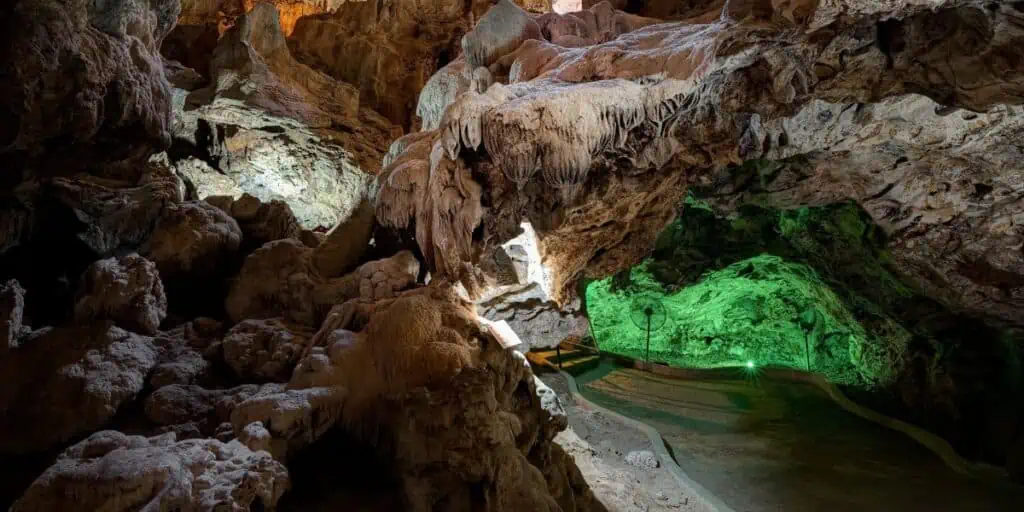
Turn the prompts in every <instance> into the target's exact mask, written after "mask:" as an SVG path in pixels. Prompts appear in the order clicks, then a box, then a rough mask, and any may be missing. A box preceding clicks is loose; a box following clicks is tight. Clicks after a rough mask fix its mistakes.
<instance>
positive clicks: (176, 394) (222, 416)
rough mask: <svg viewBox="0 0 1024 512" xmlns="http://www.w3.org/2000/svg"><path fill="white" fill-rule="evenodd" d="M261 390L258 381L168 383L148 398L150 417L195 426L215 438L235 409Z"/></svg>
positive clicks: (161, 422) (163, 422)
mask: <svg viewBox="0 0 1024 512" xmlns="http://www.w3.org/2000/svg"><path fill="white" fill-rule="evenodd" d="M259 389H260V388H259V386H257V385H255V384H243V385H241V386H236V387H233V388H228V389H206V388H202V387H200V386H195V385H182V384H172V385H169V386H164V387H161V388H160V389H158V390H156V391H154V392H153V394H151V395H149V396H148V397H147V398H146V401H145V405H144V407H145V413H146V418H147V419H149V420H150V421H152V422H153V423H154V424H156V425H160V426H165V427H173V426H179V425H192V426H194V427H195V429H196V431H198V432H199V433H200V434H201V435H205V436H207V437H212V436H213V435H214V433H215V432H216V430H217V428H218V427H219V426H220V425H221V424H223V423H225V422H230V421H231V413H232V411H234V409H235V408H236V407H237V406H238V405H239V404H241V403H242V402H244V401H245V400H247V399H249V398H250V397H252V396H254V395H256V393H257V392H258V391H259Z"/></svg>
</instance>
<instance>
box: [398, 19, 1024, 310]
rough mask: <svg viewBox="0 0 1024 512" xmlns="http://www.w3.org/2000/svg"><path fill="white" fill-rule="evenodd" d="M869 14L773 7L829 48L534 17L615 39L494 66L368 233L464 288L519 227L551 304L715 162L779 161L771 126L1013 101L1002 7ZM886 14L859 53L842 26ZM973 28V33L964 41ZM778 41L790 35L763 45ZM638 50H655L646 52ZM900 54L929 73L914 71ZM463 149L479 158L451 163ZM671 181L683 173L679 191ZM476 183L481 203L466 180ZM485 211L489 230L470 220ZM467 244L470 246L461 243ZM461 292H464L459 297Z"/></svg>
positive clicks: (715, 31)
mask: <svg viewBox="0 0 1024 512" xmlns="http://www.w3.org/2000/svg"><path fill="white" fill-rule="evenodd" d="M869 4H870V6H871V7H866V6H865V7H863V8H860V7H853V6H849V5H846V4H843V5H842V6H820V7H818V8H816V9H815V8H811V9H808V10H807V12H806V13H805V14H806V15H801V16H796V15H794V12H796V11H800V9H796V10H794V9H793V8H790V7H792V6H785V7H781V6H780V7H779V11H780V13H783V14H785V13H788V14H789V15H790V17H793V18H794V20H791V21H786V22H783V26H784V25H785V24H789V25H791V26H792V25H797V26H804V27H807V28H808V29H818V28H820V27H823V26H826V25H828V26H829V27H830V29H831V31H829V32H828V36H827V37H825V36H822V35H821V34H824V32H819V33H818V34H816V36H815V37H812V36H811V35H809V34H807V33H801V32H796V33H794V32H788V31H785V30H784V29H783V28H782V26H777V25H768V24H764V23H762V22H760V21H758V20H756V19H751V20H747V21H745V22H743V23H736V22H733V21H730V20H728V19H719V18H710V20H709V22H706V23H703V24H692V23H668V24H662V25H657V26H649V27H648V26H646V25H648V24H650V20H648V19H645V18H637V17H635V16H630V15H625V14H621V13H614V12H611V11H609V10H608V7H607V4H603V5H604V6H602V5H598V6H594V7H593V8H591V9H590V11H588V12H591V13H592V17H590V18H589V19H586V20H585V19H584V17H581V16H574V15H563V16H572V17H573V18H576V19H578V20H580V21H581V22H583V25H580V26H579V27H584V26H585V27H587V28H586V30H585V31H583V32H580V33H581V34H584V35H583V36H579V35H576V34H572V33H568V32H566V31H565V29H566V27H567V26H568V25H566V23H567V22H565V21H558V20H565V19H566V18H564V17H562V18H559V15H555V14H550V15H545V16H547V18H548V19H547V21H545V22H539V24H541V25H542V33H543V35H544V36H545V37H546V38H556V35H557V34H563V35H564V36H565V37H568V36H573V37H582V38H583V39H587V37H594V36H596V34H599V33H600V31H598V30H596V29H597V28H599V27H600V26H601V25H602V23H607V21H604V22H602V21H600V20H608V19H614V20H615V21H614V23H613V26H615V27H617V28H616V32H615V33H613V34H612V35H614V34H624V35H620V36H619V37H617V38H614V39H611V40H607V42H599V41H600V39H603V38H604V36H601V37H600V38H598V39H596V40H595V39H590V40H589V41H590V42H589V44H590V46H586V45H584V46H586V47H585V48H582V49H569V48H566V47H565V46H559V45H553V44H551V43H549V42H547V41H544V40H536V39H534V40H528V41H526V42H525V43H523V44H522V45H520V46H519V47H518V48H516V49H514V51H510V52H509V53H507V54H505V55H502V56H500V57H499V58H498V59H497V60H496V61H495V64H494V65H492V66H491V69H490V72H491V74H492V76H493V77H495V79H496V80H497V81H498V83H496V84H494V85H492V86H491V87H490V88H489V89H488V90H487V91H486V92H485V93H483V94H480V93H476V92H474V91H467V92H464V93H462V94H461V95H459V97H458V99H457V100H456V101H455V102H454V103H453V104H452V105H451V106H450V107H449V108H448V110H447V112H446V114H445V116H444V119H442V121H441V122H440V124H439V129H438V130H437V131H436V132H434V134H433V136H426V137H425V138H418V139H417V141H416V142H414V143H412V144H409V145H408V147H406V148H405V150H404V151H403V152H402V154H400V155H398V156H396V157H395V158H392V159H391V162H390V165H389V166H388V168H387V169H386V170H385V171H384V172H383V173H382V176H381V181H380V182H381V186H382V192H381V201H380V202H379V203H378V218H379V219H381V221H382V222H383V223H384V224H385V225H388V226H391V227H395V228H399V229H402V228H404V229H409V228H410V227H411V226H412V225H413V224H414V227H415V230H416V232H417V236H416V240H417V243H418V244H419V245H420V248H421V250H422V252H423V254H424V258H425V260H426V262H427V264H428V266H429V268H430V270H431V274H432V275H433V276H435V277H437V276H439V275H447V276H451V277H452V278H455V279H461V280H463V282H466V281H479V276H478V275H476V273H477V272H476V271H475V270H474V269H473V264H472V263H474V262H476V261H478V260H479V258H480V256H481V254H485V253H487V252H488V251H489V250H490V249H491V248H493V247H494V246H496V245H499V244H500V243H502V242H504V241H505V240H507V239H508V238H510V237H511V235H512V234H513V233H514V232H515V227H516V226H518V224H519V223H520V222H521V221H522V220H524V219H525V220H530V221H531V222H532V223H533V225H534V227H535V228H536V229H537V231H538V234H539V235H540V237H541V245H542V251H541V252H542V253H543V254H544V256H545V260H546V263H547V264H548V267H549V268H550V269H551V270H552V277H553V280H554V282H553V288H554V292H555V298H556V299H557V300H559V301H562V300H564V299H565V298H566V297H567V296H569V295H571V294H572V290H571V286H572V283H574V282H575V280H576V278H578V277H580V276H585V275H586V276H602V275H607V274H609V273H611V272H613V271H615V270H618V269H621V268H623V267H625V266H628V265H630V264H633V263H636V262H637V261H638V260H639V258H640V257H641V256H642V255H643V254H644V253H645V252H646V251H647V250H648V249H649V248H650V247H651V246H652V244H653V241H654V239H655V237H656V234H657V232H658V231H660V229H661V228H662V227H663V226H664V225H665V223H666V222H667V221H668V220H670V219H671V218H672V216H673V212H672V211H671V206H670V205H673V204H676V203H677V201H678V200H679V199H680V198H681V197H682V193H683V191H684V190H685V189H686V187H687V186H688V184H689V182H692V181H700V180H702V179H706V180H707V181H711V180H712V178H711V176H713V175H715V172H714V171H715V170H716V169H722V168H725V167H726V166H727V165H728V164H730V163H739V162H742V161H743V160H751V159H756V158H768V159H775V158H779V157H780V156H778V155H781V154H792V150H791V149H790V148H789V145H790V143H789V140H790V139H792V137H790V136H788V134H787V135H786V136H782V137H780V136H779V135H780V134H779V131H778V130H775V129H774V127H775V126H776V124H777V123H781V122H785V121H783V120H785V119H793V121H792V124H793V125H794V126H796V125H797V124H798V123H799V122H801V121H800V120H801V119H803V120H806V119H807V118H805V117H803V118H802V117H799V115H798V113H799V112H800V111H801V109H803V108H805V107H806V108H811V107H810V106H811V105H813V102H814V101H815V100H820V101H830V102H837V103H845V104H847V105H848V104H849V102H851V101H858V102H861V103H876V102H879V101H882V100H884V98H886V97H888V96H894V95H899V94H905V93H907V92H918V93H923V94H925V95H928V96H930V97H933V98H936V99H937V100H939V101H942V102H944V103H946V104H947V105H948V106H949V107H963V108H971V109H986V108H987V107H988V106H991V105H993V104H995V103H1000V102H1011V103H1016V102H1017V101H1018V98H1019V94H1020V92H1019V90H1018V88H1017V86H1015V85H1013V84H1012V83H1010V82H1009V81H1007V80H1005V79H1004V78H1002V77H1001V76H1000V75H999V72H997V71H995V70H996V69H1004V68H1005V69H1006V70H1007V72H1008V70H1009V69H1015V68H1013V66H1012V65H1010V64H1006V66H1009V67H1008V68H1007V67H1006V66H1003V67H1000V66H1002V64H998V63H1000V62H1003V60H1001V59H1002V57H1000V55H1002V54H1004V53H1005V52H1007V51H1009V50H1008V48H1009V46H1007V45H1010V44H1013V43H1011V42H1010V41H1016V40H1018V39H1019V37H1020V36H1021V31H1020V30H1019V28H1017V27H1016V26H1014V25H1013V23H1012V22H1011V21H1010V20H1011V19H1012V18H1013V16H1014V14H1013V13H1012V12H1011V10H1012V9H1010V8H1009V7H1006V6H1000V7H999V8H996V9H989V10H985V9H983V8H981V7H975V6H971V7H963V8H961V9H953V10H942V11H937V12H932V11H931V10H929V9H924V8H922V7H921V6H920V5H917V4H914V5H909V4H899V5H887V6H885V7H882V6H881V5H879V4H876V3H869ZM941 4H942V2H935V3H933V4H929V5H930V7H938V6H939V5H941ZM708 12H711V8H709V11H708ZM602 13H604V14H602ZM608 13H611V16H610V17H609V16H608ZM841 13H843V15H841ZM755 14H756V13H755ZM883 16H884V17H888V18H897V19H903V20H904V21H900V22H894V23H893V24H891V25H886V26H885V29H884V30H883V37H884V38H886V44H889V43H895V46H885V45H881V46H880V45H874V46H870V45H869V44H867V43H868V40H870V41H874V39H872V38H873V37H874V35H871V36H868V35H864V36H861V35H859V34H860V32H858V31H857V30H855V29H854V27H859V26H865V27H872V26H875V25H876V24H879V23H881V22H880V21H878V20H879V19H880V18H881V17H883ZM783 17H785V16H783ZM796 18H799V19H796ZM574 23H575V22H574ZM573 26H574V27H575V26H576V25H575V24H573ZM973 26H983V27H986V29H985V30H980V31H974V30H973V29H970V28H968V27H973ZM639 27H645V28H643V29H641V30H636V29H637V28H639ZM939 27H941V28H939ZM890 29H892V30H891V31H888V30H890ZM545 30H546V31H547V32H546V33H544V32H545ZM573 30H580V29H573ZM780 31H781V32H780ZM844 31H847V32H844ZM887 31H888V32H887ZM943 31H945V32H943ZM940 32H941V33H943V34H946V35H945V36H941V37H940V36H938V35H937V34H938V33H940ZM556 33H557V34H556ZM779 33H785V34H787V36H786V37H785V38H784V39H782V40H779V39H773V38H774V37H775V36H774V35H773V34H779ZM840 33H842V34H849V35H843V36H839V35H838V34H840ZM865 34H875V32H874V31H873V29H872V30H867V31H865ZM997 34H998V35H997ZM471 35H472V34H471ZM584 36H586V37H584ZM789 36H792V37H789ZM467 37H468V36H467ZM858 41H860V42H864V43H865V44H862V45H861V44H860V43H859V42H858ZM584 42H585V43H586V42H587V41H584ZM594 43H596V44H594ZM858 45H859V46H858ZM653 47H658V48H661V49H662V50H663V51H660V52H653V53H652V52H649V51H647V50H646V49H647V48H653ZM854 48H863V49H865V51H864V52H862V53H859V54H858V55H857V59H856V61H855V62H846V61H844V60H843V59H840V58H839V54H840V53H843V54H844V55H845V53H844V52H855V51H856V50H854ZM879 48H885V51H888V52H889V54H886V53H885V51H883V50H881V49H879ZM967 48H970V50H965V49H967ZM943 52H946V53H943ZM949 52H952V53H949ZM940 53H941V54H942V55H947V53H949V54H950V55H953V57H951V58H950V59H948V60H946V59H945V57H942V58H939V57H937V55H939V54H940ZM911 55H915V56H922V57H921V58H923V59H924V62H927V63H928V65H929V66H934V69H936V70H937V71H936V72H935V73H925V72H924V71H923V69H924V68H922V67H917V66H915V65H914V64H913V62H914V59H916V58H918V57H914V58H911V57H910V56H911ZM613 56H614V57H613ZM953 66H956V67H955V68H954V67H953ZM952 69H956V70H957V71H956V74H957V75H958V74H960V73H963V72H965V70H967V69H971V70H976V71H977V74H975V75H972V79H971V81H970V84H965V83H961V82H959V81H956V80H954V79H953V78H952V77H953V76H954V73H953V71H952ZM655 70H657V71H659V72H661V74H660V75H657V77H656V78H644V79H640V77H642V76H653V73H654V72H655ZM504 76H508V80H507V81H508V82H509V83H508V84H507V85H505V79H504V78H503V77H504ZM981 84H986V85H985V86H984V87H983V86H982V85H981ZM584 98H585V99H584ZM839 108H840V109H845V108H847V107H845V106H843V107H839ZM548 112H558V114H556V115H547V114H546V113H548ZM794 116H796V117H794ZM823 119H824V118H823ZM773 120H774V121H773ZM822 122H823V123H824V122H825V121H822ZM773 123H775V124H773ZM803 126H806V124H804V125H803ZM815 126H817V125H815ZM909 130H910V131H913V128H909ZM811 131H818V132H820V130H817V128H814V129H811ZM769 134H771V135H772V136H773V137H772V138H769ZM851 140H853V139H851ZM858 140H859V139H858ZM780 141H781V142H780ZM781 146H786V148H784V149H779V148H780V147H781ZM470 152H473V154H474V155H476V156H474V158H473V159H470V160H467V159H464V158H463V157H465V156H467V155H468V154H469V153H470ZM481 152H482V153H484V154H485V155H486V157H485V158H483V159H480V158H478V156H479V155H480V154H481ZM843 154H845V155H848V156H849V157H851V158H857V157H858V156H861V155H864V153H860V152H845V153H843ZM867 158H870V157H867ZM897 158H898V157H897ZM882 167H885V164H881V165H879V168H882ZM684 168H687V169H696V170H697V171H688V172H689V174H690V176H691V177H689V178H687V177H686V175H687V173H683V172H682V169H684ZM837 168H840V167H837ZM484 174H486V175H487V178H486V180H483V181H485V182H486V188H487V190H486V191H483V190H481V189H480V188H479V187H481V183H482V181H477V180H476V179H474V178H473V176H481V175H484ZM695 178H696V179H695ZM808 186H809V187H813V186H814V185H808ZM846 188H847V189H849V192H847V193H851V192H853V191H854V190H856V189H855V188H852V187H846ZM837 190H838V189H837ZM485 196H486V197H487V198H488V203H487V204H488V206H487V215H483V213H482V211H481V209H482V203H481V200H480V198H481V197H485ZM413 220H415V222H410V221H413ZM480 231H482V233H481V234H477V235H475V236H471V235H473V234H474V233H480ZM474 238H480V239H482V240H483V243H482V244H480V243H477V244H474V243H471V240H472V239H474ZM968 261H970V260H968ZM1007 266H1008V265H1007V263H1001V264H999V265H996V266H995V268H997V269H999V268H1006V267H1007ZM978 268H979V269H984V268H988V267H986V266H984V265H982V266H979V267H978ZM979 272H981V271H980V270H979ZM989 274H992V273H991V272H990V273H989ZM992 275H994V274H992ZM982 279H984V278H982ZM1004 281H1005V280H1004ZM475 288H476V286H475V285H474V283H472V282H471V283H469V284H467V289H470V291H471V292H472V291H473V290H474V289H475Z"/></svg>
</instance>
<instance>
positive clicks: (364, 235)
mask: <svg viewBox="0 0 1024 512" xmlns="http://www.w3.org/2000/svg"><path fill="white" fill-rule="evenodd" d="M373 213H374V212H373V203H372V202H371V201H370V200H369V199H363V200H362V201H361V202H360V203H359V206H358V207H357V208H356V210H355V211H354V212H353V213H352V216H351V217H349V218H348V219H347V220H345V222H342V223H340V224H338V225H337V226H335V227H334V229H332V230H331V231H329V232H328V233H327V236H326V237H325V238H324V240H323V242H322V243H320V244H317V245H316V246H314V248H315V249H316V251H314V252H313V256H312V260H311V261H312V264H313V265H314V266H315V267H316V270H317V273H318V274H320V275H321V276H324V277H336V276H340V275H342V274H344V273H345V272H348V271H349V270H351V269H352V268H353V267H355V266H356V264H357V263H359V260H360V259H361V258H362V257H363V255H364V254H365V253H366V248H367V247H368V246H369V245H370V240H371V239H372V238H373V225H374V218H373ZM306 245H309V244H306Z"/></svg>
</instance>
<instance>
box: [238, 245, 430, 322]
mask: <svg viewBox="0 0 1024 512" xmlns="http://www.w3.org/2000/svg"><path fill="white" fill-rule="evenodd" d="M324 245H327V244H326V243H325V244H324ZM321 247H323V246H321ZM317 250H319V249H316V250H314V249H310V248H309V247H306V246H305V245H304V244H302V243H301V242H299V241H298V240H292V239H285V240H278V241H276V242H271V243H269V244H267V245H265V246H263V247H262V248H260V249H259V250H257V251H256V252H254V253H252V254H251V255H250V256H249V257H248V258H247V259H246V261H245V264H244V265H243V266H242V270H241V272H240V273H239V275H238V278H237V279H236V280H235V283H234V285H233V286H232V287H231V291H230V293H229V294H228V297H227V301H226V304H225V307H226V309H227V311H228V314H229V315H230V316H231V318H232V319H233V320H234V321H236V322H240V321H242V320H245V319H249V318H274V317H278V316H281V315H282V314H283V315H285V317H286V318H288V319H289V320H291V321H294V322H298V323H300V324H302V325H305V326H308V327H313V326H316V325H319V321H320V320H322V316H323V314H324V313H325V312H326V310H327V309H329V308H330V307H331V306H334V305H336V304H342V303H343V302H345V301H347V300H349V299H355V298H360V297H362V298H365V299H381V298H391V297H394V296H396V295H397V294H398V293H399V292H401V291H402V290H404V289H406V288H408V287H410V286H412V285H413V284H414V283H415V282H416V278H417V276H418V274H419V262H418V261H416V258H415V257H414V256H413V255H412V253H411V252H408V251H404V252H400V253H398V254H396V255H395V256H392V257H391V258H386V259H383V260H379V261H371V262H369V263H366V264H363V265H362V266H360V267H359V268H357V269H356V270H355V271H353V272H351V273H349V274H346V275H344V276H342V277H337V278H331V277H324V276H321V275H320V274H319V273H318V272H317V270H316V266H314V265H313V264H312V263H311V258H313V257H314V255H316V254H317V252H316V251H317ZM328 266H329V267H334V265H328Z"/></svg>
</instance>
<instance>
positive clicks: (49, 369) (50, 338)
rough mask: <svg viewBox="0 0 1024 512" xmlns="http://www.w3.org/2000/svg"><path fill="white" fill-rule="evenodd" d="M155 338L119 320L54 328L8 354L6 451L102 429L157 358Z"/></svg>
mask: <svg viewBox="0 0 1024 512" xmlns="http://www.w3.org/2000/svg"><path fill="white" fill-rule="evenodd" d="M157 356H158V353H157V349H156V348H155V347H154V346H153V341H152V338H149V337H145V336H139V335H136V334H132V333H130V332H127V331H125V330H122V329H120V328H117V327H108V326H105V325H97V326H92V327H74V328H57V329H54V328H46V329H41V330H39V331H36V332H34V333H32V334H31V335H30V336H29V337H28V338H26V339H25V340H24V345H23V346H22V347H19V348H18V350H15V351H13V352H11V353H9V354H6V355H5V356H3V357H0V375H5V376H6V378H7V380H6V381H5V385H4V386H3V387H2V388H0V452H4V453H29V452H33V451H38V450H45V449H49V448H52V447H55V446H58V445H59V444H60V443H62V442H65V441H68V440H70V439H72V438H74V437H76V436H80V435H83V434H88V433H89V432H93V431H95V430H97V429H99V428H102V427H103V426H104V425H105V424H106V423H107V421H109V420H110V419H111V418H112V417H113V416H114V413H116V412H117V410H118V408H119V407H121V405H123V404H124V403H126V402H128V401H130V400H132V399H134V398H135V396H136V394H138V393H139V391H141V390H142V388H143V386H144V385H145V381H146V376H147V375H148V374H149V372H150V370H152V369H153V366H154V365H156V362H157Z"/></svg>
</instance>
